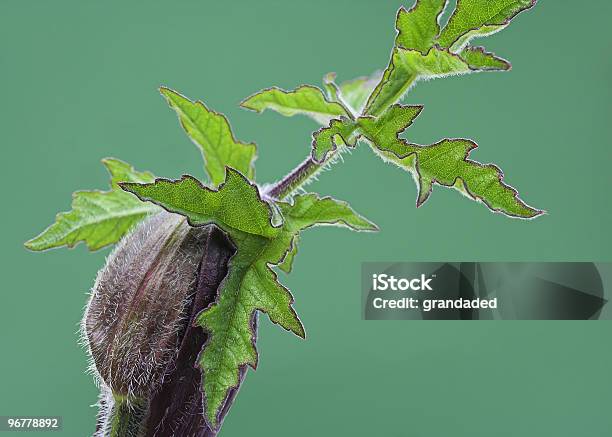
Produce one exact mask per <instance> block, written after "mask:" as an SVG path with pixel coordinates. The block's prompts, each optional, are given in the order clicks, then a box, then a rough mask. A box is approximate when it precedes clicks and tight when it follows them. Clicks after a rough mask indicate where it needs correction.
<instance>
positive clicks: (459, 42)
mask: <svg viewBox="0 0 612 437" xmlns="http://www.w3.org/2000/svg"><path fill="white" fill-rule="evenodd" d="M535 3H536V2H535V0H459V1H458V2H457V8H456V9H455V11H454V12H453V15H451V17H450V19H449V20H448V23H447V25H446V26H445V27H444V29H443V30H442V32H441V33H440V36H439V37H438V39H437V42H438V44H440V46H442V47H446V48H450V49H451V51H459V50H461V48H462V47H464V46H465V45H466V44H467V43H468V42H469V41H470V40H471V39H472V38H474V37H481V36H487V35H491V34H492V33H495V32H498V31H500V30H502V29H503V28H504V27H506V26H508V24H510V20H512V19H513V18H514V17H515V16H516V15H517V14H519V13H520V12H522V11H524V10H526V9H529V8H531V7H532V6H534V5H535Z"/></svg>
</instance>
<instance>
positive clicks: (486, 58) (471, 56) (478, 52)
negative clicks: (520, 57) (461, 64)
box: [459, 46, 511, 71]
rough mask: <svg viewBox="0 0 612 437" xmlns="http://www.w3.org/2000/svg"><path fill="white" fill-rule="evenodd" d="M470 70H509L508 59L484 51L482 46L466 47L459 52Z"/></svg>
mask: <svg viewBox="0 0 612 437" xmlns="http://www.w3.org/2000/svg"><path fill="white" fill-rule="evenodd" d="M459 56H461V58H462V59H463V60H464V61H465V62H466V63H467V64H468V66H469V67H470V69H471V70H479V71H484V70H498V71H504V70H510V68H511V65H510V63H509V62H508V61H506V60H505V59H502V58H498V57H497V56H495V55H494V54H493V53H489V52H487V51H485V49H484V47H471V46H470V47H466V48H464V49H463V50H462V51H461V53H460V54H459Z"/></svg>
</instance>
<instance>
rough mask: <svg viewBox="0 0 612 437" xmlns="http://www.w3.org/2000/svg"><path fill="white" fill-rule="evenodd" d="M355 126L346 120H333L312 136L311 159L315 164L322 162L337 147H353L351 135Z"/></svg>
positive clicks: (353, 142)
mask: <svg viewBox="0 0 612 437" xmlns="http://www.w3.org/2000/svg"><path fill="white" fill-rule="evenodd" d="M355 128H356V126H355V124H354V123H352V122H351V121H350V120H348V119H347V118H344V117H343V118H340V119H334V120H332V121H331V122H330V123H329V126H327V127H323V128H321V129H319V130H318V131H316V132H315V133H314V134H313V135H312V158H313V159H314V160H315V161H316V162H323V161H325V159H326V158H327V154H328V153H329V152H331V151H334V150H336V149H337V148H338V146H348V147H354V146H355V141H354V140H353V139H351V134H352V133H353V131H354V130H355Z"/></svg>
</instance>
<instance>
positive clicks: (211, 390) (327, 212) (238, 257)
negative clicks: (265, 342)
mask: <svg viewBox="0 0 612 437" xmlns="http://www.w3.org/2000/svg"><path fill="white" fill-rule="evenodd" d="M121 185H122V187H123V188H124V189H126V190H128V191H130V192H132V193H135V194H136V195H137V196H139V197H140V198H141V199H143V200H149V201H152V202H155V203H156V204H159V205H161V206H163V207H164V208H166V209H167V210H169V211H171V212H175V213H179V214H183V215H185V216H186V217H187V219H188V221H189V222H190V223H191V224H192V225H195V226H198V225H204V224H207V223H215V224H217V225H218V226H219V227H221V228H222V229H223V230H224V231H225V232H227V233H228V234H229V236H230V238H231V240H232V242H233V244H234V245H235V246H236V249H237V250H236V253H235V255H234V256H233V257H232V259H231V261H230V264H229V272H228V275H227V277H226V278H225V280H224V282H223V283H222V285H221V286H220V292H219V295H218V298H217V301H216V302H215V304H214V305H212V306H211V307H209V308H208V309H206V310H205V311H203V312H202V313H201V314H200V316H199V318H198V323H199V324H200V325H201V326H202V327H203V328H204V329H205V330H206V331H208V332H209V333H210V339H209V341H208V343H207V344H206V345H205V347H204V349H203V350H202V352H201V354H200V357H199V360H198V363H199V365H200V367H201V368H202V370H203V375H204V380H203V387H204V395H205V411H206V416H207V420H208V421H209V423H210V424H211V427H212V428H216V427H217V426H218V418H219V413H220V410H221V408H222V406H223V404H224V402H225V400H226V398H227V395H228V391H229V390H230V389H231V388H232V387H235V386H237V384H238V375H239V369H240V367H241V366H246V365H249V366H251V367H253V368H255V367H256V366H257V351H256V349H255V345H254V340H253V338H254V333H253V331H252V328H251V326H252V325H251V321H252V319H253V317H254V313H255V311H263V312H265V313H267V314H268V316H269V317H270V320H272V322H274V323H277V324H279V325H281V326H282V327H283V328H285V329H286V330H288V331H291V332H293V333H295V334H296V335H298V336H300V337H304V335H305V334H304V328H303V327H302V323H301V322H300V320H299V318H298V317H297V314H296V313H295V311H294V309H293V307H292V303H293V297H292V296H291V294H290V293H289V290H287V289H286V288H285V287H283V286H282V285H281V284H280V283H279V282H278V280H277V276H276V274H275V273H274V271H273V270H272V269H271V268H270V267H271V266H278V265H280V264H282V263H283V262H284V260H286V259H287V256H288V252H289V253H291V252H292V251H295V250H296V249H295V243H296V238H297V235H298V233H299V232H300V231H301V230H303V229H305V228H307V227H310V226H313V225H315V224H337V225H343V226H346V227H350V228H353V229H356V230H375V229H376V227H375V225H373V224H372V223H370V222H369V221H367V220H366V219H364V218H363V217H361V216H359V215H358V214H356V213H355V212H354V211H353V210H352V209H350V207H349V206H348V205H347V204H346V203H344V202H339V201H336V200H334V199H331V198H319V197H318V196H316V195H314V194H307V195H298V196H295V197H294V199H293V203H292V204H289V203H284V202H279V203H278V204H277V205H278V207H279V209H280V210H281V212H282V215H283V222H282V224H281V225H279V226H273V225H272V224H271V221H270V220H271V214H272V211H271V208H270V205H269V204H267V203H266V202H264V201H263V200H262V199H261V197H260V194H259V191H258V189H257V187H256V186H254V185H252V184H250V183H249V181H248V180H247V179H245V178H244V176H242V175H241V174H240V173H238V172H236V171H235V170H233V169H231V168H228V169H227V173H226V179H225V182H224V183H223V184H221V185H220V186H219V189H218V190H216V191H215V190H211V189H209V188H206V187H205V186H203V185H202V184H201V183H200V182H198V181H197V180H196V179H194V178H192V177H190V176H184V177H183V178H182V179H180V180H176V181H171V180H166V179H157V180H156V181H155V182H154V183H150V184H121ZM289 256H292V255H289Z"/></svg>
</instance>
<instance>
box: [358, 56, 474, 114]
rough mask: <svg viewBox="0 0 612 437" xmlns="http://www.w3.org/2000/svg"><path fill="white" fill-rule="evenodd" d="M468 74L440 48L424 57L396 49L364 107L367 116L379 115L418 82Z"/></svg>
mask: <svg viewBox="0 0 612 437" xmlns="http://www.w3.org/2000/svg"><path fill="white" fill-rule="evenodd" d="M470 71H471V70H470V68H469V66H468V64H467V63H466V62H465V61H464V60H463V59H461V58H460V57H459V56H458V55H456V54H454V53H451V52H449V51H448V50H444V49H440V48H436V47H434V48H431V49H430V50H429V51H428V52H427V54H426V55H423V54H422V53H421V52H420V51H418V50H414V49H404V48H401V47H396V48H395V49H394V50H393V54H392V55H391V61H390V63H389V66H388V67H387V69H386V70H385V72H384V73H383V77H382V79H381V80H380V83H379V84H378V85H377V86H376V88H375V89H374V91H373V92H372V95H371V96H370V98H369V99H368V103H367V104H366V113H367V114H370V115H380V114H381V113H382V112H384V111H385V109H386V108H388V107H389V106H391V104H393V103H395V102H397V101H399V100H401V98H402V96H403V95H404V94H405V93H406V92H407V91H408V89H409V88H410V87H411V86H412V85H413V84H414V83H415V82H416V81H418V80H424V79H425V80H427V79H435V78H439V77H445V76H449V75H458V74H466V73H469V72H470Z"/></svg>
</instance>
